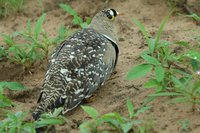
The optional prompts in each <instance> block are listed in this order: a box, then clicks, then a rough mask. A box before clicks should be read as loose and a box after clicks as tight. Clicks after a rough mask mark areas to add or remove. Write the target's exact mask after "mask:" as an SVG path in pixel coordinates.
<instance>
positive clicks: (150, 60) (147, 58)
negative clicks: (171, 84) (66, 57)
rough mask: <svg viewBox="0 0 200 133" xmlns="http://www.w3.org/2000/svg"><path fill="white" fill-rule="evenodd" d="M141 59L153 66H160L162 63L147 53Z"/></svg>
mask: <svg viewBox="0 0 200 133" xmlns="http://www.w3.org/2000/svg"><path fill="white" fill-rule="evenodd" d="M141 57H142V58H143V59H144V60H145V61H146V62H147V63H149V64H152V65H159V64H160V62H159V61H158V60H157V59H156V58H154V57H152V56H149V55H147V54H146V53H144V54H142V55H141Z"/></svg>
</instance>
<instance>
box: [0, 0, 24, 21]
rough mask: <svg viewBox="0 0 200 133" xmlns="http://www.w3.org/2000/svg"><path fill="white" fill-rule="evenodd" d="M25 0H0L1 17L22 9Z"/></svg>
mask: <svg viewBox="0 0 200 133" xmlns="http://www.w3.org/2000/svg"><path fill="white" fill-rule="evenodd" d="M23 5H24V0H0V17H7V16H8V15H9V14H14V13H16V12H19V11H21V10H22V8H23Z"/></svg>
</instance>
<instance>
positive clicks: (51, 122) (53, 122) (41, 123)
mask: <svg viewBox="0 0 200 133" xmlns="http://www.w3.org/2000/svg"><path fill="white" fill-rule="evenodd" d="M64 122H65V121H64V120H63V119H56V118H45V119H41V120H40V121H35V122H34V124H35V127H36V128H40V127H44V126H47V125H56V124H63V123H64Z"/></svg>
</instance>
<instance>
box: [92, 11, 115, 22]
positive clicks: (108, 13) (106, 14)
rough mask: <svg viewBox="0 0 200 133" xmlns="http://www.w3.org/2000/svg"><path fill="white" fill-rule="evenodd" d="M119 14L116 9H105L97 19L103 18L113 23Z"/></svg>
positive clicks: (97, 15) (98, 14)
mask: <svg viewBox="0 0 200 133" xmlns="http://www.w3.org/2000/svg"><path fill="white" fill-rule="evenodd" d="M117 14H118V12H117V11H115V9H105V10H102V11H100V12H99V13H97V14H96V15H95V17H99V18H102V19H103V20H105V21H108V22H112V21H114V20H115V18H116V17H117Z"/></svg>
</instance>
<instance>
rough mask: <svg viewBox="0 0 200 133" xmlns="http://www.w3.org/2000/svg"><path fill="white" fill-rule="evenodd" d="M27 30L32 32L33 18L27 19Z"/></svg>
mask: <svg viewBox="0 0 200 133" xmlns="http://www.w3.org/2000/svg"><path fill="white" fill-rule="evenodd" d="M27 30H28V33H31V20H30V19H28V21H27Z"/></svg>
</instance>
